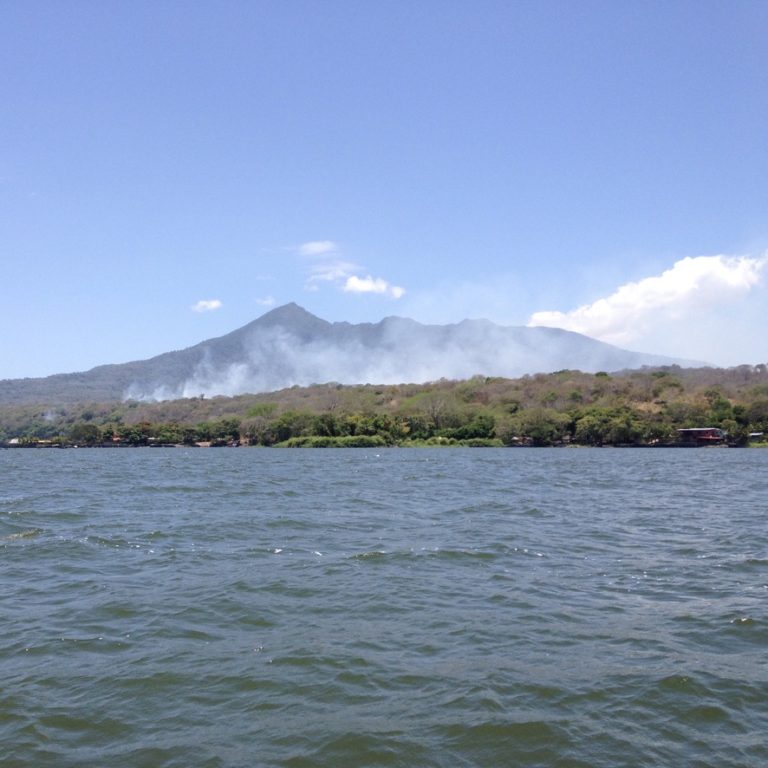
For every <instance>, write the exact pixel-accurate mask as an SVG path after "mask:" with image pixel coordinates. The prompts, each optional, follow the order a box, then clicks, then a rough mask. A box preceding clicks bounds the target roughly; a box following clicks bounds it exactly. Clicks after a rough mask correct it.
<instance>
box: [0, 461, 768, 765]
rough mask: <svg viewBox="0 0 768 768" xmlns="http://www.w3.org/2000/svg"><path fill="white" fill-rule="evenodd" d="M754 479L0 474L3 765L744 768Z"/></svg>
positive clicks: (27, 465)
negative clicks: (700, 767)
mask: <svg viewBox="0 0 768 768" xmlns="http://www.w3.org/2000/svg"><path fill="white" fill-rule="evenodd" d="M766 470H768V451H760V450H728V449H722V450H721V449H702V450H671V449H658V450H657V449H649V450H610V449H578V450H564V449H552V450H549V449H541V450H513V449H499V450H495V449H479V450H471V449H448V450H445V449H443V450H439V449H435V450H427V449H424V450H419V449H388V450H379V451H375V452H372V451H366V450H326V451H311V450H308V451H300V450H293V451H291V450H277V449H242V450H219V451H216V450H207V451H206V450H192V449H144V450H138V449H137V450H131V449H119V450H97V449H94V450H67V451H54V450H41V451H34V450H6V451H0V478H1V479H0V576H1V578H2V584H3V587H4V589H3V590H2V593H0V616H2V626H3V633H2V635H0V681H1V682H0V764H2V765H3V766H4V767H5V766H14V767H18V768H21V767H22V766H56V767H57V768H59V767H60V766H84V765H109V766H149V765H151V766H168V767H170V766H179V767H181V766H184V767H187V766H254V765H256V766H294V767H298V766H338V767H343V766H350V767H352V766H356V767H357V766H367V765H387V766H445V767H446V768H447V767H449V766H450V767H451V768H453V766H475V765H478V766H480V765H482V766H548V767H550V766H556V767H559V768H565V767H566V766H567V767H568V768H581V767H583V768H587V767H590V768H594V767H596V766H597V767H604V768H616V767H617V766H680V765H685V766H718V767H719V768H722V767H728V766H731V767H732V768H735V767H736V766H738V767H742V766H743V767H746V766H760V765H766V764H768V747H767V746H766V742H765V733H766V732H768V659H767V658H766V655H765V648H766V643H768V609H766V605H768V528H767V527H766V524H765V513H766V499H768V479H766V478H768V473H767V472H766Z"/></svg>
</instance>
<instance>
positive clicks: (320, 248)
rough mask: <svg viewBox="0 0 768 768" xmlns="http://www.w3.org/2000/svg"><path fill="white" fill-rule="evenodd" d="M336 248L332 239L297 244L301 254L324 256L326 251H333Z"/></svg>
mask: <svg viewBox="0 0 768 768" xmlns="http://www.w3.org/2000/svg"><path fill="white" fill-rule="evenodd" d="M337 250H338V246H337V245H336V243H334V242H333V240H312V241H310V242H308V243H302V244H301V245H300V246H299V254H300V255H301V256H324V255H325V254H328V253H335V252H336V251H337Z"/></svg>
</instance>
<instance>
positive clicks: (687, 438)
mask: <svg viewBox="0 0 768 768" xmlns="http://www.w3.org/2000/svg"><path fill="white" fill-rule="evenodd" d="M677 437H678V440H679V442H680V443H682V444H684V445H721V444H722V443H724V442H725V438H726V437H727V433H726V432H725V431H724V430H722V429H718V428H717V427H691V428H689V429H678V430H677Z"/></svg>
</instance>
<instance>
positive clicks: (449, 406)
mask: <svg viewBox="0 0 768 768" xmlns="http://www.w3.org/2000/svg"><path fill="white" fill-rule="evenodd" d="M689 427H714V428H718V429H721V430H723V431H724V432H726V433H727V436H728V441H729V442H730V443H732V444H735V445H743V444H746V443H747V442H748V441H749V440H750V436H752V437H753V439H754V435H755V433H760V432H764V433H768V371H766V369H765V366H739V367H738V368H734V369H681V368H678V367H676V366H672V367H669V368H662V369H643V370H641V371H628V372H623V373H621V374H608V373H597V374H585V373H582V372H579V371H558V372H556V373H551V374H539V375H536V376H525V377H522V378H520V379H502V378H488V377H481V376H478V377H475V378H473V379H469V380H465V381H446V380H441V381H439V382H432V383H429V384H421V385H416V384H402V385H382V386H375V385H360V386H342V385H340V384H334V383H332V384H323V385H315V386H313V387H292V388H290V389H286V390H281V391H280V392H273V393H264V394H260V395H241V396H238V397H214V398H202V397H201V398H189V399H186V400H179V401H167V402H163V403H137V402H122V403H103V404H93V403H91V404H81V405H68V406H61V407H56V406H51V405H40V406H24V407H16V408H5V409H0V440H3V441H6V442H8V441H9V440H12V439H13V440H15V441H18V442H19V443H20V444H21V443H27V444H35V443H37V442H39V441H41V440H46V441H50V442H51V443H52V444H56V443H59V444H76V445H100V444H124V445H166V444H173V445H176V444H182V445H184V444H186V445H193V444H197V443H210V444H212V445H234V444H248V445H261V446H333V445H339V446H386V445H420V444H424V445H473V446H484V445H489V446H504V445H506V446H515V445H534V446H551V445H562V444H573V445H585V446H602V445H656V444H669V443H672V442H674V441H675V440H676V438H677V430H678V429H683V428H689Z"/></svg>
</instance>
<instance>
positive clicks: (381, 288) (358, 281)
mask: <svg viewBox="0 0 768 768" xmlns="http://www.w3.org/2000/svg"><path fill="white" fill-rule="evenodd" d="M342 290H344V291H346V292H347V293H380V294H383V295H385V296H390V297H391V298H393V299H399V298H400V297H401V296H402V295H403V294H404V293H405V288H401V287H400V286H399V285H390V284H389V283H388V282H387V281H386V280H384V279H383V278H381V277H371V276H370V275H368V276H367V277H358V276H357V275H350V276H349V277H348V278H347V279H346V282H345V283H344V286H343V288H342Z"/></svg>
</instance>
